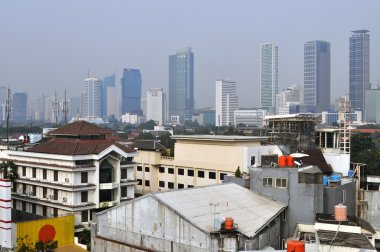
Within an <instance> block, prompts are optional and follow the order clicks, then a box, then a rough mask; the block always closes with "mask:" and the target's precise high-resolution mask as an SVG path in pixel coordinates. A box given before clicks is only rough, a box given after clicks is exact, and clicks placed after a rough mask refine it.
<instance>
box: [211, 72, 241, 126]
mask: <svg viewBox="0 0 380 252" xmlns="http://www.w3.org/2000/svg"><path fill="white" fill-rule="evenodd" d="M215 86H216V88H215V125H216V126H229V125H232V124H233V123H234V111H235V110H237V109H238V106H239V101H238V96H237V94H236V82H234V81H229V80H223V79H221V80H218V81H216V85H215Z"/></svg>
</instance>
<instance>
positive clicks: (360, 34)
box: [349, 30, 371, 117]
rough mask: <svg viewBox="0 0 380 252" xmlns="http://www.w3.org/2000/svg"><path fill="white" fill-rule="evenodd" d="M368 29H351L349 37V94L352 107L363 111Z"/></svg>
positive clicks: (366, 87)
mask: <svg viewBox="0 0 380 252" xmlns="http://www.w3.org/2000/svg"><path fill="white" fill-rule="evenodd" d="M368 32H369V31H367V30H358V31H353V34H352V36H351V37H350V59H349V60H350V61H349V74H350V76H349V82H350V86H349V95H350V102H351V106H352V109H354V110H360V111H363V114H364V117H365V111H364V110H365V105H364V103H365V94H366V90H369V89H371V85H370V83H369V34H368Z"/></svg>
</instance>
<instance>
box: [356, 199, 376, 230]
mask: <svg viewBox="0 0 380 252" xmlns="http://www.w3.org/2000/svg"><path fill="white" fill-rule="evenodd" d="M362 193H364V201H366V202H367V203H368V208H367V211H366V212H365V213H364V216H360V217H362V218H364V219H366V220H367V221H368V222H369V223H371V225H372V227H373V228H374V229H375V230H376V231H380V191H362Z"/></svg>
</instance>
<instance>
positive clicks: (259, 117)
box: [234, 109, 267, 128]
mask: <svg viewBox="0 0 380 252" xmlns="http://www.w3.org/2000/svg"><path fill="white" fill-rule="evenodd" d="M266 115H267V111H266V110H264V109H239V110H235V111H234V125H235V126H237V125H239V124H244V125H246V126H252V127H256V128H262V127H263V124H264V118H265V116H266Z"/></svg>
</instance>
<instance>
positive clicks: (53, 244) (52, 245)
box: [34, 241, 58, 252]
mask: <svg viewBox="0 0 380 252" xmlns="http://www.w3.org/2000/svg"><path fill="white" fill-rule="evenodd" d="M34 246H35V248H36V250H37V251H46V252H48V251H54V250H55V249H56V248H58V241H50V242H47V243H44V242H43V241H37V242H36V244H35V245H34Z"/></svg>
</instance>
